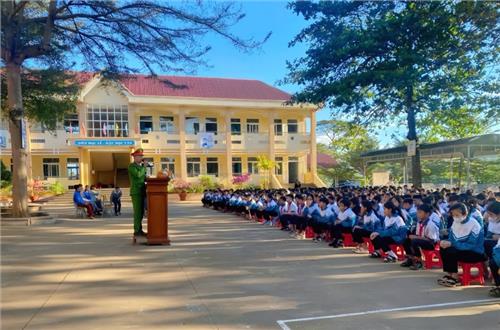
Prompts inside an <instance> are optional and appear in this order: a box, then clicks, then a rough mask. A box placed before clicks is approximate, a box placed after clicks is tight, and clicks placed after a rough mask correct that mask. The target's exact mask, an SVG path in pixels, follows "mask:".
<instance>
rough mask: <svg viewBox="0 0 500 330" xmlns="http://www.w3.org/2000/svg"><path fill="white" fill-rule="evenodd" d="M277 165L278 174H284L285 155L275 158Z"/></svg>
mask: <svg viewBox="0 0 500 330" xmlns="http://www.w3.org/2000/svg"><path fill="white" fill-rule="evenodd" d="M275 162H276V167H275V169H274V173H275V174H276V175H283V157H276V158H275Z"/></svg>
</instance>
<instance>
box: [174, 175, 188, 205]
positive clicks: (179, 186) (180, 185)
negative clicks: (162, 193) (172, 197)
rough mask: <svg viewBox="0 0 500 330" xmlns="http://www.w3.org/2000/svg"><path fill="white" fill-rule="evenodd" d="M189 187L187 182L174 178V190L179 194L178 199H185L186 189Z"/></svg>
mask: <svg viewBox="0 0 500 330" xmlns="http://www.w3.org/2000/svg"><path fill="white" fill-rule="evenodd" d="M190 187H191V185H190V184H189V182H186V181H184V180H180V179H176V180H174V190H175V191H176V192H177V193H178V194H179V199H180V200H181V201H185V200H186V196H187V190H188V189H189V188H190Z"/></svg>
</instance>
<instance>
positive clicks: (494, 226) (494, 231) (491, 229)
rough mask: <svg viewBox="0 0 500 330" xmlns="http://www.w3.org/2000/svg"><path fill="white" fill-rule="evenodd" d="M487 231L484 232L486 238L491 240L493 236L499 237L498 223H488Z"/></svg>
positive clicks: (499, 225) (499, 226)
mask: <svg viewBox="0 0 500 330" xmlns="http://www.w3.org/2000/svg"><path fill="white" fill-rule="evenodd" d="M487 228H488V229H487V230H486V238H487V239H492V238H493V235H500V221H499V222H493V221H489V222H488V227H487Z"/></svg>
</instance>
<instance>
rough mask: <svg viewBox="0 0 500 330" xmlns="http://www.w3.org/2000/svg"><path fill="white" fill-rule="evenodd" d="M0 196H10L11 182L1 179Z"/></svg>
mask: <svg viewBox="0 0 500 330" xmlns="http://www.w3.org/2000/svg"><path fill="white" fill-rule="evenodd" d="M0 196H2V197H10V196H12V184H11V183H9V182H6V181H2V184H1V186H0Z"/></svg>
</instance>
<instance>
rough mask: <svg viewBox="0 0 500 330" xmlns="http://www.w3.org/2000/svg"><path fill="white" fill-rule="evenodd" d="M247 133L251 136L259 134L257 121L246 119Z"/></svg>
mask: <svg viewBox="0 0 500 330" xmlns="http://www.w3.org/2000/svg"><path fill="white" fill-rule="evenodd" d="M247 133H253V134H257V133H259V120H258V119H247Z"/></svg>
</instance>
